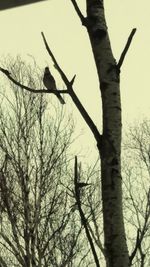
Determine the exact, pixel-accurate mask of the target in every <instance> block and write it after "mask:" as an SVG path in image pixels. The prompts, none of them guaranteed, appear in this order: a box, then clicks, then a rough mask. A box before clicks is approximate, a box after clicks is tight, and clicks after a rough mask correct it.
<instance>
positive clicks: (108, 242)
mask: <svg viewBox="0 0 150 267" xmlns="http://www.w3.org/2000/svg"><path fill="white" fill-rule="evenodd" d="M86 4H87V18H86V20H85V26H86V28H87V31H88V34H89V38H90V42H91V46H92V51H93V55H94V59H95V63H96V67H97V73H98V78H99V82H100V91H101V97H102V109H103V132H102V138H101V142H100V143H98V144H97V145H98V149H99V153H100V157H101V182H102V202H103V220H104V240H105V250H106V262H107V267H127V266H128V264H129V256H128V249H127V244H126V236H125V229H124V222H123V211H122V177H121V160H120V157H121V128H122V124H121V102H120V88H119V84H120V80H119V69H118V66H117V64H116V61H115V59H114V57H113V53H112V50H111V45H110V41H109V36H108V32H107V26H106V21H105V14H104V6H103V1H101V0H86Z"/></svg>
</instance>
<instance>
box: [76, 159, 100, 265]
mask: <svg viewBox="0 0 150 267" xmlns="http://www.w3.org/2000/svg"><path fill="white" fill-rule="evenodd" d="M78 180H79V173H78V161H77V156H75V164H74V186H75V197H76V201H77V205H78V210H79V213H80V218H81V223H82V224H83V226H84V229H85V233H86V236H87V239H88V241H89V244H90V247H91V250H92V253H93V257H94V261H95V265H96V266H97V267H100V263H99V260H98V256H97V253H96V250H95V246H94V243H93V240H92V237H91V234H90V231H89V229H88V224H87V219H86V218H85V215H84V212H83V210H82V207H81V201H80V188H79V186H78Z"/></svg>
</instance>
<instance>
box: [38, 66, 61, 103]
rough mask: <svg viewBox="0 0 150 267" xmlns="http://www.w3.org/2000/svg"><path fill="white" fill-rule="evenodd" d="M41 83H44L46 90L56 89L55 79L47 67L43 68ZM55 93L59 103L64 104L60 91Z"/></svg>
mask: <svg viewBox="0 0 150 267" xmlns="http://www.w3.org/2000/svg"><path fill="white" fill-rule="evenodd" d="M43 84H44V85H45V87H46V88H47V90H49V91H57V88H56V82H55V79H54V77H53V76H52V74H51V72H50V70H49V67H46V68H45V71H44V76H43ZM57 92H58V91H57ZM55 94H56V96H57V97H58V99H59V101H60V103H61V104H62V105H64V104H65V101H64V99H63V98H62V96H61V95H60V93H59V92H58V93H56V92H55Z"/></svg>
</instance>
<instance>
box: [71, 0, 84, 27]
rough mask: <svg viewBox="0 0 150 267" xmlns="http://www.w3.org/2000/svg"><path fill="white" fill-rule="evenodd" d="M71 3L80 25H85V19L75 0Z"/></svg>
mask: <svg viewBox="0 0 150 267" xmlns="http://www.w3.org/2000/svg"><path fill="white" fill-rule="evenodd" d="M71 2H72V4H73V6H74V9H75V11H76V13H77V14H78V16H79V18H80V20H81V22H82V24H83V25H85V17H84V16H83V14H82V12H81V10H80V8H79V6H78V4H77V2H76V0H71Z"/></svg>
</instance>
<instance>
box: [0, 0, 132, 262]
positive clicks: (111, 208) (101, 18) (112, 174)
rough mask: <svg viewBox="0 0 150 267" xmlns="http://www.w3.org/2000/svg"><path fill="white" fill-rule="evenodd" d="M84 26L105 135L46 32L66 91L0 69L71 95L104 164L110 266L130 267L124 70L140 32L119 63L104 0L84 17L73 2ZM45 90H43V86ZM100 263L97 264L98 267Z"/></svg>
mask: <svg viewBox="0 0 150 267" xmlns="http://www.w3.org/2000/svg"><path fill="white" fill-rule="evenodd" d="M71 2H72V4H73V6H74V9H75V11H76V13H77V14H78V16H79V18H80V20H81V23H82V25H83V26H84V27H85V28H86V30H87V33H88V35H89V39H90V42H91V47H92V52H93V56H94V59H95V65H96V68H97V74H98V79H99V87H100V92H101V96H102V109H103V116H102V126H103V129H102V133H100V132H99V130H98V128H97V126H96V125H95V124H94V122H93V120H92V119H91V117H90V116H89V114H88V112H87V111H86V110H85V108H84V107H83V105H82V103H81V102H80V100H79V98H78V97H77V95H76V93H75V92H74V90H73V83H74V79H75V76H74V77H73V78H72V80H71V81H69V79H68V78H67V76H66V75H65V73H64V72H63V70H62V68H61V67H60V65H59V64H58V62H57V60H56V58H55V56H54V55H53V53H52V51H51V49H50V47H49V45H48V42H47V40H46V38H45V35H44V33H42V37H43V41H44V44H45V47H46V49H47V52H48V53H49V55H50V57H51V59H52V61H53V63H54V66H55V68H56V69H57V71H58V72H59V74H60V75H61V77H62V80H63V81H64V83H65V85H66V90H60V91H59V92H58V91H56V90H51V92H50V90H43V89H38V88H39V87H38V88H37V86H33V87H29V86H26V85H24V84H22V83H20V82H19V81H18V80H16V79H15V78H14V76H13V75H12V73H11V72H10V70H9V71H8V70H6V69H4V68H0V70H1V71H2V72H3V73H4V74H5V75H6V76H7V77H8V78H9V79H10V80H11V81H12V82H13V83H14V84H16V85H18V86H20V87H21V88H22V89H26V90H28V91H30V92H33V93H54V94H56V95H58V93H59V94H68V95H69V96H70V97H71V99H72V100H73V102H74V104H75V105H76V107H77V108H78V110H79V111H80V113H81V115H82V116H83V118H84V120H85V122H86V123H87V125H88V127H89V129H90V130H91V132H92V133H93V136H94V138H95V141H96V144H97V149H98V152H99V158H100V162H101V175H100V180H99V186H101V189H102V208H103V226H104V250H105V253H104V254H105V259H106V265H107V267H116V266H117V267H127V266H129V263H130V258H129V253H128V248H127V242H126V235H125V229H124V219H123V208H122V173H121V131H122V127H121V125H122V121H121V103H120V70H121V66H122V64H123V61H124V58H125V56H126V53H127V51H128V49H129V46H130V44H131V41H132V38H133V35H134V34H135V31H136V29H133V30H132V31H131V34H130V36H129V38H128V40H127V43H126V45H125V48H124V50H123V52H122V54H121V56H120V59H119V60H118V63H117V62H116V60H115V58H114V56H113V53H112V49H111V45H110V40H109V35H108V30H107V25H106V21H105V15H104V4H103V0H86V7H87V16H86V17H84V16H83V14H82V12H81V10H80V9H79V6H78V4H77V2H76V1H75V0H71ZM40 88H41V87H40ZM99 265H100V263H99V262H97V266H99Z"/></svg>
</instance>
